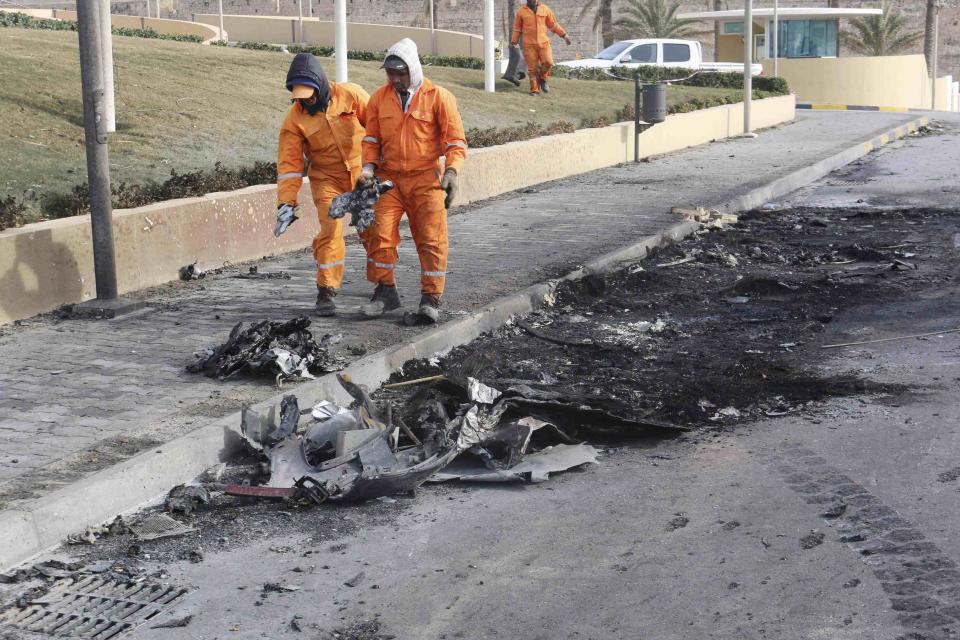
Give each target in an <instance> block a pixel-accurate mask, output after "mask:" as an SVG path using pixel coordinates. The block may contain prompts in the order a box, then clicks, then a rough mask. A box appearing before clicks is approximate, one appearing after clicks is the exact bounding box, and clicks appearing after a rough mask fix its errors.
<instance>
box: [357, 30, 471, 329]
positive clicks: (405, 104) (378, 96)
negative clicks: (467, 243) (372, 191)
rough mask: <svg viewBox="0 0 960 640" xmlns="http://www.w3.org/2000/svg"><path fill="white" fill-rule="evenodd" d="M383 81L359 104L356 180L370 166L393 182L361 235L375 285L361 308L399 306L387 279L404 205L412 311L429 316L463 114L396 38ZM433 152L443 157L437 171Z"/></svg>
mask: <svg viewBox="0 0 960 640" xmlns="http://www.w3.org/2000/svg"><path fill="white" fill-rule="evenodd" d="M382 68H383V69H385V70H386V74H387V84H385V85H384V86H382V87H380V88H379V89H377V90H376V91H375V92H374V93H373V96H371V98H370V102H369V104H368V105H367V133H366V137H364V138H363V170H362V171H361V173H360V181H361V182H362V183H364V184H368V183H370V182H372V181H373V177H374V173H376V174H377V176H378V177H379V178H380V179H382V180H391V181H393V182H394V184H395V185H396V187H395V188H394V189H393V190H391V191H388V192H387V193H385V194H384V195H383V196H382V197H381V198H380V200H379V201H378V202H377V204H376V205H375V206H374V212H375V219H374V222H373V225H372V226H371V227H370V228H369V229H368V230H367V232H366V234H365V236H364V243H365V245H366V247H367V279H368V280H369V281H370V282H372V283H374V284H375V285H376V288H375V290H374V292H373V297H372V298H371V300H370V302H369V303H368V304H366V305H364V306H363V307H362V308H361V312H362V313H363V315H365V316H367V317H378V316H381V315H383V313H385V312H387V311H391V310H393V309H398V308H400V296H399V295H398V294H397V288H396V283H395V281H394V269H395V268H396V266H397V260H398V253H397V247H398V246H399V244H400V218H401V216H402V215H403V213H404V212H406V213H407V219H408V220H409V222H410V232H411V234H412V235H413V241H414V243H415V244H416V246H417V254H419V256H420V269H421V271H420V293H421V296H420V306H419V308H418V310H417V317H416V319H417V320H419V321H422V322H427V323H434V322H436V321H437V319H438V318H439V315H440V312H439V308H440V299H441V296H442V295H443V289H444V284H445V281H446V274H447V253H448V244H447V209H449V208H450V204H451V203H452V202H453V199H454V196H455V195H456V192H457V175H458V172H459V171H460V168H461V167H462V166H463V163H464V161H465V160H466V157H467V142H466V138H465V136H464V133H463V122H462V120H461V119H460V112H459V111H458V110H457V100H456V98H454V96H453V94H452V93H450V92H449V91H447V90H446V89H444V88H442V87H438V86H437V85H435V84H433V83H432V82H430V81H429V80H427V79H426V78H424V77H423V69H422V67H421V66H420V56H419V54H418V53H417V45H416V44H415V43H414V42H413V41H412V40H410V39H409V38H404V39H403V40H401V41H400V42H398V43H396V44H395V45H393V46H392V47H390V49H388V50H387V55H386V58H384V61H383V67H382ZM440 158H444V166H443V173H442V174H441V166H440Z"/></svg>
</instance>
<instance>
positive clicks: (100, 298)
mask: <svg viewBox="0 0 960 640" xmlns="http://www.w3.org/2000/svg"><path fill="white" fill-rule="evenodd" d="M103 4H104V3H101V2H99V0H82V1H80V2H77V31H78V35H79V42H80V85H81V89H82V96H83V132H84V142H85V148H86V156H87V182H88V184H89V188H90V227H91V237H92V240H93V272H94V276H95V277H96V288H97V299H96V300H92V301H90V302H86V303H83V304H81V305H77V306H76V307H75V308H76V309H77V310H78V311H79V312H81V313H88V314H92V315H96V316H106V317H113V316H115V315H117V314H119V313H125V312H127V311H132V310H133V309H137V308H139V307H140V306H142V303H132V302H130V301H128V300H123V299H121V298H118V297H117V290H118V288H117V263H116V256H115V253H114V246H113V211H112V207H111V202H110V198H111V193H110V153H109V148H108V146H107V118H106V105H105V100H104V73H103V58H104V55H103V46H104V44H103V39H102V37H101V33H100V24H101V18H100V11H101V10H102V6H103ZM107 19H108V20H109V9H108V15H107Z"/></svg>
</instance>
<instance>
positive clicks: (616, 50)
mask: <svg viewBox="0 0 960 640" xmlns="http://www.w3.org/2000/svg"><path fill="white" fill-rule="evenodd" d="M631 44H632V43H630V42H614V43H613V44H612V45H610V46H609V47H607V48H606V49H604V50H603V51H601V52H600V53H598V54H597V57H598V58H600V59H601V60H615V59H616V58H617V56H619V55H620V54H621V53H623V52H624V51H626V50H627V47H629V46H630V45H631Z"/></svg>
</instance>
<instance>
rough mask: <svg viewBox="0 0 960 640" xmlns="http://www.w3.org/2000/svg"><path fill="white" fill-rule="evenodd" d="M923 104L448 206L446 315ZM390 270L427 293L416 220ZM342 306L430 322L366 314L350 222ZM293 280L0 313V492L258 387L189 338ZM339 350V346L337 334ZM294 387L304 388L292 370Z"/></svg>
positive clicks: (823, 118)
mask: <svg viewBox="0 0 960 640" xmlns="http://www.w3.org/2000/svg"><path fill="white" fill-rule="evenodd" d="M913 119H915V116H908V115H904V114H886V113H857V112H838V113H821V112H814V113H798V119H797V122H796V123H793V124H790V125H785V126H782V127H778V128H776V129H773V130H770V131H766V132H764V133H762V134H761V136H760V137H759V138H758V139H756V140H732V141H725V142H720V143H716V144H712V145H707V146H704V147H700V148H697V149H692V150H689V151H684V152H679V153H676V154H672V155H669V156H664V157H660V158H656V159H654V160H653V162H651V163H642V164H639V165H623V166H620V167H614V168H610V169H605V170H601V171H595V172H592V173H590V174H585V175H582V176H578V177H575V178H570V179H567V180H561V181H557V182H554V183H550V184H547V185H541V186H539V187H537V188H536V189H527V190H524V191H522V192H519V193H514V194H509V195H506V196H502V197H499V198H495V199H493V200H490V201H487V202H485V203H482V204H479V205H472V206H469V207H465V208H463V209H461V210H460V211H457V212H455V214H456V215H455V216H453V217H452V218H451V220H450V244H451V261H450V263H451V266H450V270H449V273H448V277H447V283H448V293H447V296H446V297H445V306H444V311H445V317H446V318H450V317H453V316H457V315H463V314H466V313H469V312H471V311H473V310H475V309H477V308H479V307H481V306H483V305H484V304H486V303H488V302H490V301H492V300H494V299H496V298H498V297H500V296H502V295H505V294H508V293H511V292H514V291H516V290H518V289H520V288H522V287H525V286H528V285H530V284H533V283H535V282H539V281H542V280H544V279H545V278H547V277H551V276H555V275H559V274H561V273H565V272H567V271H569V270H570V268H571V267H573V266H575V265H577V264H579V263H582V262H583V261H585V260H587V259H589V258H593V257H596V256H598V255H600V254H603V253H606V252H608V251H611V250H614V249H616V248H618V247H621V246H625V245H629V244H631V243H633V242H635V241H637V240H638V239H640V238H642V237H645V236H648V235H651V234H654V233H657V232H659V231H661V230H662V229H664V228H666V227H667V226H669V225H671V224H674V223H676V222H678V219H677V216H675V215H674V214H671V213H670V208H671V207H673V206H696V205H707V206H709V205H712V204H717V203H720V202H723V201H726V200H729V199H732V198H734V197H736V196H738V195H740V194H743V193H745V192H747V191H749V190H750V189H753V188H755V187H758V186H760V185H763V184H766V183H768V182H770V181H772V180H775V179H777V178H780V177H782V176H784V175H786V174H789V173H791V172H793V171H795V170H797V169H800V168H802V167H805V166H808V165H810V164H812V163H814V162H817V161H819V160H821V159H824V158H826V157H829V156H831V155H833V154H835V153H838V152H840V151H842V150H845V149H847V148H848V147H850V146H852V145H854V144H857V143H859V142H861V141H863V140H866V139H867V138H869V137H871V136H872V135H873V134H875V133H878V132H880V131H881V130H887V129H890V128H891V127H895V126H898V125H900V124H902V123H904V122H907V121H910V120H913ZM404 237H405V239H404V245H403V247H402V248H401V252H400V256H401V257H400V260H401V265H400V267H399V268H398V271H397V278H398V284H399V287H400V292H401V295H402V297H403V299H404V302H405V303H406V304H407V305H412V304H415V303H416V301H417V300H418V299H419V293H418V288H417V287H418V277H419V264H418V262H417V258H416V253H415V251H414V249H413V245H412V242H411V241H410V239H409V234H405V236H404ZM348 244H349V247H348V268H347V278H346V281H345V283H344V287H343V290H342V292H341V295H340V297H339V298H338V299H337V302H338V305H339V306H340V307H341V308H343V309H344V310H345V312H344V313H343V314H342V315H341V316H340V317H339V318H336V319H325V320H317V321H315V323H314V331H315V333H317V334H323V333H325V332H331V333H342V334H343V337H344V340H343V343H342V346H343V347H346V346H348V345H360V344H362V345H364V346H366V348H367V349H368V351H370V352H372V351H375V350H378V349H380V348H383V347H385V346H388V345H391V344H396V343H398V342H400V341H402V340H404V339H405V338H406V337H408V336H411V335H414V334H415V333H417V332H419V331H422V329H417V328H406V327H401V326H399V325H398V320H399V317H398V316H396V315H392V316H388V317H387V318H385V319H382V320H377V321H357V319H356V316H355V314H354V313H353V310H354V309H355V308H356V307H357V306H358V305H359V304H360V303H361V302H363V301H365V300H366V298H367V296H368V295H369V293H370V290H371V287H370V285H369V284H368V283H367V282H366V281H365V279H364V277H363V271H362V268H363V262H364V257H363V255H362V250H361V248H360V246H359V244H358V242H357V241H356V239H355V238H352V239H351V241H350V242H349V243H348ZM259 269H260V271H261V272H278V271H281V270H283V271H285V272H287V273H289V274H290V276H291V278H290V279H289V280H284V279H277V280H259V281H258V280H242V279H238V278H235V277H233V276H234V275H236V273H237V272H238V269H236V268H232V269H227V270H225V271H224V272H223V273H222V274H220V275H217V276H212V277H208V278H207V279H205V280H201V281H197V282H191V283H173V284H170V285H167V286H164V287H158V288H155V289H152V290H149V291H145V292H142V293H141V294H140V296H141V297H142V298H143V299H144V300H146V301H148V302H149V305H150V306H149V309H148V310H146V311H144V312H141V313H138V314H136V315H133V316H128V317H124V318H120V319H116V320H112V321H75V320H73V321H59V322H58V321H55V320H52V319H48V318H40V319H35V320H33V321H28V322H25V323H23V324H22V325H20V326H9V327H2V328H0V362H2V363H4V366H3V368H2V369H0V408H2V409H3V412H2V413H0V443H2V446H0V508H3V507H9V506H13V505H14V504H16V502H17V501H19V500H23V499H28V498H31V497H36V496H39V495H42V494H43V493H45V492H48V491H50V490H52V489H56V488H58V487H60V486H63V485H65V484H69V483H70V482H72V481H74V480H76V479H77V478H78V477H79V476H81V475H82V474H84V473H89V472H91V471H94V470H97V469H100V468H103V467H106V466H109V465H111V464H114V463H115V462H117V461H119V460H121V459H125V458H127V457H129V456H131V455H132V454H134V453H136V452H138V451H140V450H143V449H145V448H146V447H149V446H154V445H156V444H158V443H162V442H165V441H168V440H169V439H171V438H173V437H175V436H178V435H181V434H183V433H186V432H189V431H191V430H192V429H194V428H196V427H199V426H201V425H203V424H204V423H206V422H208V421H209V419H210V418H213V417H220V416H224V415H227V414H229V413H231V412H234V411H237V410H239V408H240V406H241V405H242V404H244V403H250V402H256V401H259V400H263V399H265V398H267V397H269V396H271V395H273V394H274V393H276V389H275V388H274V387H273V386H271V385H270V384H269V383H267V382H263V381H250V380H235V381H228V382H216V381H211V380H208V379H206V378H201V377H199V376H195V375H191V374H188V373H186V372H185V370H184V367H185V365H186V364H188V363H189V362H191V361H192V359H193V356H192V354H193V353H194V352H195V351H196V350H198V349H200V348H202V347H205V346H209V345H213V344H218V343H220V342H222V341H223V340H224V339H225V337H226V335H227V333H228V332H229V330H230V328H231V327H232V326H233V325H234V324H235V323H237V322H240V321H244V322H249V321H254V320H261V319H264V318H270V319H288V318H290V317H292V316H294V315H297V314H299V313H309V312H310V311H311V310H312V306H313V298H314V294H315V289H314V270H313V261H312V257H311V256H310V255H309V254H308V253H307V252H298V253H294V254H288V255H285V256H280V257H278V258H273V259H268V260H264V261H262V262H261V263H260V264H259ZM344 353H346V351H345V349H344ZM291 388H295V387H293V386H291Z"/></svg>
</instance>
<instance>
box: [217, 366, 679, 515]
mask: <svg viewBox="0 0 960 640" xmlns="http://www.w3.org/2000/svg"><path fill="white" fill-rule="evenodd" d="M488 366H489V360H488V359H487V358H486V357H485V356H482V355H478V354H474V355H473V356H471V357H467V358H465V359H463V360H461V361H459V362H457V363H456V364H455V365H452V366H450V367H448V368H447V370H446V371H445V372H444V373H442V374H437V375H432V376H428V377H425V378H419V379H414V380H407V381H404V382H400V383H396V384H393V385H387V390H388V391H390V390H395V389H401V388H402V389H404V390H407V389H415V391H414V392H413V393H412V394H410V395H409V396H407V397H406V398H405V399H404V400H403V401H402V402H400V403H399V406H398V407H397V408H394V403H393V402H392V401H391V400H390V399H389V398H388V399H387V401H386V402H376V401H374V399H372V398H371V397H370V395H369V394H368V393H367V392H366V390H364V389H363V388H362V387H360V386H359V385H357V384H354V383H353V382H352V381H351V380H350V379H349V377H348V376H338V379H339V381H340V383H341V385H342V386H343V388H344V389H345V390H346V391H347V392H348V393H349V394H350V396H351V397H352V398H353V400H354V401H353V403H352V405H351V406H350V407H342V406H337V405H335V404H333V403H330V402H321V403H320V404H318V405H316V406H314V407H312V408H310V409H306V410H301V409H300V407H299V404H298V402H297V398H296V397H295V396H292V395H288V396H285V397H284V399H283V401H282V403H281V406H280V410H279V418H278V417H277V411H276V409H274V410H272V411H271V412H270V413H268V414H267V415H261V414H258V413H256V412H254V411H252V410H250V409H246V410H245V411H244V413H243V421H242V425H241V427H242V432H243V435H244V437H245V438H246V440H247V442H248V443H249V445H250V446H251V447H252V448H253V449H255V450H256V451H258V452H259V453H260V454H261V455H262V456H263V458H264V460H265V461H266V462H267V463H268V465H269V480H268V481H267V482H266V484H265V485H263V486H246V485H230V486H228V487H226V488H225V489H226V492H227V493H230V494H234V495H248V496H260V497H301V498H306V499H309V500H312V501H314V502H324V501H328V500H329V501H333V502H349V501H358V500H366V499H370V498H377V497H382V496H389V495H392V494H398V493H405V492H409V491H412V490H413V489H415V488H416V487H418V486H420V485H421V484H422V483H424V482H443V481H447V480H455V479H456V480H462V481H482V482H511V481H520V482H541V481H544V480H547V479H548V478H549V476H550V475H551V474H553V473H556V472H560V471H565V470H568V469H572V468H575V467H579V466H582V465H585V464H588V463H592V462H596V458H597V454H598V451H597V450H596V449H594V448H593V447H592V446H590V445H589V444H586V443H585V442H584V440H585V439H587V438H588V437H589V436H590V435H591V429H592V428H593V427H597V428H606V429H620V430H629V431H637V430H639V431H644V432H651V431H653V432H657V433H665V434H670V435H672V434H674V433H676V432H677V431H680V430H681V429H680V428H679V427H674V426H673V425H667V424H662V423H658V422H655V421H645V420H636V419H632V418H629V417H625V416H618V415H615V414H613V413H611V412H609V411H607V410H606V409H605V408H603V407H595V406H591V405H590V404H589V403H588V402H586V401H585V399H583V398H571V397H566V396H563V395H562V394H559V393H548V392H544V391H538V390H535V389H533V388H531V387H529V386H526V385H523V384H517V385H509V386H506V387H503V388H502V389H498V388H494V387H492V386H489V385H487V384H485V383H483V382H481V380H480V377H482V373H483V371H484V369H486V368H487V367H488ZM474 376H477V377H474Z"/></svg>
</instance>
